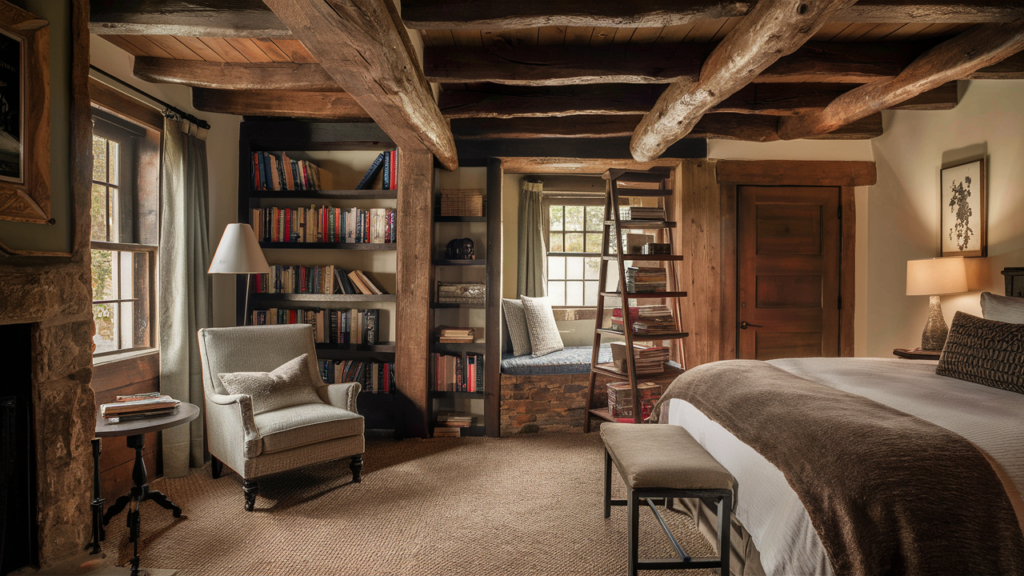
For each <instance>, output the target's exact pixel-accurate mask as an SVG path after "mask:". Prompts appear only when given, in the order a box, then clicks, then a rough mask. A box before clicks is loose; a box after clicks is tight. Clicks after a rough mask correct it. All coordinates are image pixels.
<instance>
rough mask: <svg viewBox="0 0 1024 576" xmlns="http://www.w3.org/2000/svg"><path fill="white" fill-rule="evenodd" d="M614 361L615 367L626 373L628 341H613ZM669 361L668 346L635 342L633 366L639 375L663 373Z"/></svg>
mask: <svg viewBox="0 0 1024 576" xmlns="http://www.w3.org/2000/svg"><path fill="white" fill-rule="evenodd" d="M611 349H612V362H613V363H614V365H615V369H616V370H617V371H619V372H622V373H623V374H625V373H626V343H625V342H612V343H611ZM667 361H668V346H646V345H643V344H633V367H634V368H635V369H636V373H637V375H638V376H639V375H646V374H663V373H664V372H665V362H667Z"/></svg>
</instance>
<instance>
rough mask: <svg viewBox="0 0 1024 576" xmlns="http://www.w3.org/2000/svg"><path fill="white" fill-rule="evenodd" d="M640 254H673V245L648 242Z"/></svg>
mask: <svg viewBox="0 0 1024 576" xmlns="http://www.w3.org/2000/svg"><path fill="white" fill-rule="evenodd" d="M640 253H641V254H648V255H654V254H671V253H672V245H671V244H661V243H658V242H648V243H647V244H644V245H643V248H642V249H641V250H640Z"/></svg>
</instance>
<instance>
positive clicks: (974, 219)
mask: <svg viewBox="0 0 1024 576" xmlns="http://www.w3.org/2000/svg"><path fill="white" fill-rule="evenodd" d="M939 180H940V181H941V183H942V192H941V195H940V198H941V209H942V218H941V220H940V230H941V235H942V237H941V238H940V242H941V244H940V245H941V246H942V256H966V257H973V256H987V255H988V206H987V204H988V189H987V182H986V178H985V159H984V158H981V159H979V160H971V161H969V162H963V163H961V164H957V165H954V166H947V167H945V168H943V169H942V171H941V176H940V178H939Z"/></svg>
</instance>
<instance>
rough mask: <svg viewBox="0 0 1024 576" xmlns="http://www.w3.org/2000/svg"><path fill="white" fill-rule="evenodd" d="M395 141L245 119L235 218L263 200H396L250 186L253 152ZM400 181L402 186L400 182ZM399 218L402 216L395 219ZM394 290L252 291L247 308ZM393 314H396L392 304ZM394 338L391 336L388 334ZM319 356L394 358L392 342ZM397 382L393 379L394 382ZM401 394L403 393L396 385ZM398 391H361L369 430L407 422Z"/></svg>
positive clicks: (360, 128)
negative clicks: (299, 292)
mask: <svg viewBox="0 0 1024 576" xmlns="http://www.w3.org/2000/svg"><path fill="white" fill-rule="evenodd" d="M395 149H396V145H395V143H394V142H393V141H392V140H391V139H390V138H389V137H388V136H387V134H385V133H384V131H383V130H381V129H380V128H379V127H378V126H377V125H376V124H370V123H358V124H354V123H330V122H300V121H294V120H263V119H255V120H251V119H248V118H247V119H245V121H243V122H242V124H241V125H240V127H239V139H238V221H239V222H249V223H250V224H251V222H250V220H251V219H252V209H253V208H257V207H259V206H261V205H262V204H261V201H263V200H266V199H286V200H310V201H313V202H317V201H323V200H366V199H373V200H395V199H397V198H398V191H397V190H253V187H252V182H251V175H250V165H251V162H252V153H253V152H256V151H280V150H284V151H296V152H309V151H346V150H350V151H366V150H372V151H385V150H395ZM399 185H401V184H399ZM399 222H401V220H399ZM260 246H262V247H263V248H273V249H290V250H292V249H294V250H310V249H314V250H391V251H394V250H396V245H395V244H339V243H316V244H313V243H300V242H261V243H260ZM245 280H246V279H245V276H244V275H239V276H238V278H237V280H236V290H237V297H236V299H235V306H236V310H235V319H236V322H237V324H238V325H239V326H241V325H242V324H243V315H244V313H245V312H244V307H245V304H244V302H245V290H246V282H245ZM395 301H396V297H395V295H394V294H384V295H356V294H347V295H345V294H253V295H251V296H250V300H249V303H250V308H251V309H253V308H255V307H256V306H259V305H271V304H276V305H278V306H288V307H298V308H311V307H320V306H321V305H325V304H328V305H325V306H323V307H325V308H330V307H331V306H329V304H336V303H356V302H359V303H372V302H395ZM395 314H396V315H397V314H398V309H397V307H396V309H395ZM392 337H394V335H392ZM316 350H317V358H318V359H320V360H369V361H379V362H395V343H394V342H385V343H381V344H376V345H369V344H317V345H316ZM396 384H397V383H396ZM398 387H399V393H400V392H401V387H400V384H399V385H398ZM399 397H400V394H396V393H392V394H382V393H378V394H371V393H363V394H360V395H359V398H358V408H359V413H360V414H362V415H363V416H364V417H365V418H366V428H367V429H390V430H394V431H395V435H396V437H400V436H402V434H403V430H404V428H405V426H403V423H402V422H401V421H400V419H401V418H402V417H403V416H402V414H403V410H402V409H401V406H400V404H399V402H400V400H399Z"/></svg>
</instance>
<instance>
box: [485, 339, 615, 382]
mask: <svg viewBox="0 0 1024 576" xmlns="http://www.w3.org/2000/svg"><path fill="white" fill-rule="evenodd" d="M593 350H594V349H593V347H591V346H570V347H566V348H565V349H563V350H559V351H558V352H552V353H551V354H545V355H544V356H540V357H538V358H533V357H531V356H513V355H512V353H511V352H505V353H503V354H502V355H501V373H502V374H509V375H513V376H530V375H536V374H589V373H590V357H591V354H592V353H593ZM611 361H612V350H611V348H610V347H609V346H608V344H602V345H601V352H600V354H599V356H598V362H599V363H601V362H611Z"/></svg>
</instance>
